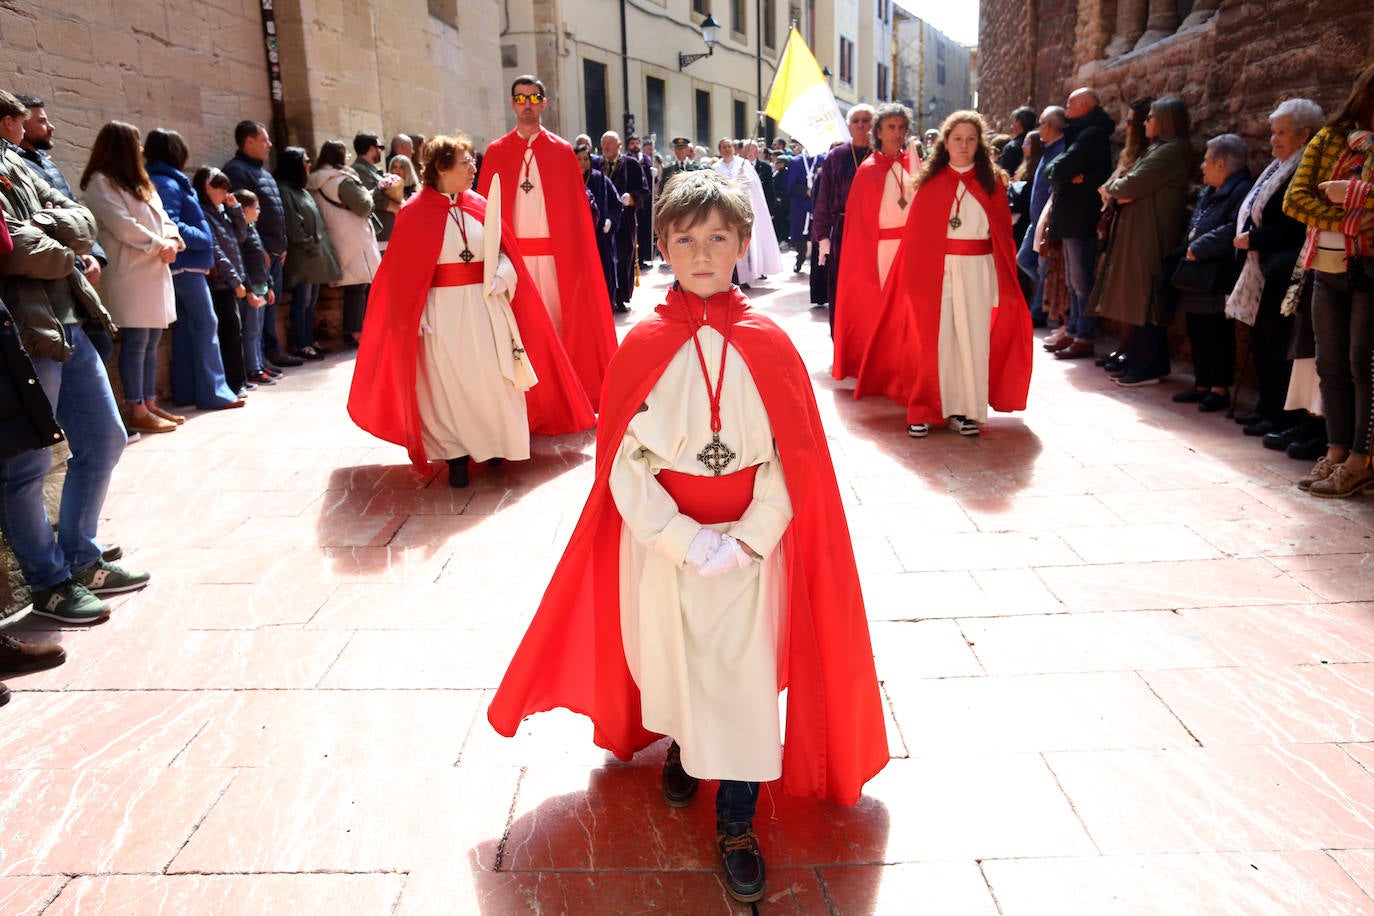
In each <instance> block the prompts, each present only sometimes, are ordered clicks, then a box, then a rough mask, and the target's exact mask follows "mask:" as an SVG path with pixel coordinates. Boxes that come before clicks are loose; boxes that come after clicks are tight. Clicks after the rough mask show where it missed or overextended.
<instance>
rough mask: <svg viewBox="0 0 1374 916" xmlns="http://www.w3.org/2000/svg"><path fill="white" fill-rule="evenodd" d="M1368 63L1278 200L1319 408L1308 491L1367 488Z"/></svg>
mask: <svg viewBox="0 0 1374 916" xmlns="http://www.w3.org/2000/svg"><path fill="white" fill-rule="evenodd" d="M1371 131H1374V66H1371V67H1367V68H1366V69H1365V70H1364V72H1362V73H1361V74H1360V75H1359V76H1358V77H1356V79H1355V85H1354V86H1353V87H1352V88H1351V90H1350V95H1349V96H1348V97H1347V98H1346V100H1345V101H1344V102H1342V103H1341V107H1340V108H1338V109H1337V110H1336V113H1335V114H1333V115H1332V116H1331V118H1330V120H1328V121H1327V122H1326V126H1325V127H1323V128H1322V129H1321V130H1320V131H1318V132H1317V135H1316V136H1315V137H1313V138H1312V142H1311V143H1309V144H1308V145H1307V149H1306V150H1304V152H1303V154H1302V162H1301V163H1300V164H1299V165H1298V169H1297V172H1296V173H1295V174H1294V176H1293V182H1292V184H1290V185H1289V186H1288V194H1287V196H1286V197H1285V198H1284V204H1283V209H1284V212H1285V213H1287V214H1288V215H1289V216H1292V217H1293V218H1295V219H1297V220H1298V221H1299V222H1301V223H1303V224H1305V225H1306V226H1307V227H1308V231H1307V242H1306V244H1305V245H1304V246H1303V250H1302V254H1301V255H1300V257H1301V262H1302V266H1303V267H1304V268H1305V269H1308V270H1311V271H1313V273H1314V274H1315V279H1314V280H1313V292H1312V328H1313V331H1314V333H1315V334H1316V338H1317V376H1318V378H1319V379H1320V380H1321V395H1322V404H1323V405H1324V407H1325V410H1326V440H1327V451H1326V454H1325V455H1323V456H1322V457H1321V458H1318V459H1317V463H1316V465H1315V466H1314V467H1313V468H1312V470H1311V472H1310V473H1308V474H1307V476H1305V477H1303V478H1302V479H1301V480H1299V481H1298V486H1299V487H1300V488H1302V489H1305V490H1307V492H1309V493H1311V494H1312V495H1313V496H1324V497H1335V498H1344V497H1348V496H1355V495H1358V494H1360V493H1364V492H1371V491H1374V468H1371V467H1370V463H1369V455H1370V445H1371V443H1370V437H1371V424H1374V400H1372V399H1371V396H1372V395H1374V220H1371V215H1372V214H1371V211H1374V194H1371V193H1370V191H1371V190H1374V183H1371V181H1370V180H1369V179H1370V177H1371V176H1370V168H1371V166H1374V161H1371V153H1372V152H1374V133H1371Z"/></svg>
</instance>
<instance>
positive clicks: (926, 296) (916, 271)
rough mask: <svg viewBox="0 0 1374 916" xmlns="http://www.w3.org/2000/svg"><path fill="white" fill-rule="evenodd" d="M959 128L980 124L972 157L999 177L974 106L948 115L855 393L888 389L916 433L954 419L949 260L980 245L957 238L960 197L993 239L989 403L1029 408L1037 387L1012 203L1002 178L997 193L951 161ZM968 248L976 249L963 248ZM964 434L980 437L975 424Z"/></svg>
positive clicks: (1001, 408)
mask: <svg viewBox="0 0 1374 916" xmlns="http://www.w3.org/2000/svg"><path fill="white" fill-rule="evenodd" d="M961 125H973V126H974V128H975V129H976V132H977V143H978V152H977V153H976V154H975V156H974V161H975V162H977V161H978V160H979V159H980V158H981V159H984V160H986V163H987V167H988V172H987V175H992V174H994V173H993V172H992V171H991V170H992V165H991V158H990V156H989V155H988V152H987V143H986V140H985V139H983V132H982V119H981V118H980V117H979V116H978V115H977V113H975V112H955V113H954V114H952V115H950V116H949V118H948V119H946V121H945V124H944V126H943V128H942V129H941V139H940V141H939V143H938V144H937V148H936V153H935V155H934V157H932V159H931V162H930V164H929V165H928V166H927V167H926V172H925V176H926V177H924V179H923V180H922V182H921V184H920V186H919V187H918V188H917V191H916V197H915V199H914V200H913V201H912V204H911V207H912V213H911V217H910V218H909V219H908V220H907V224H906V231H905V232H904V233H903V235H902V245H901V248H900V249H899V250H898V252H897V258H896V260H895V261H894V262H893V265H892V273H891V274H890V275H889V277H888V282H887V285H886V286H885V288H884V292H883V305H882V310H881V314H880V316H879V318H878V321H877V323H876V326H875V329H874V333H873V338H872V341H871V343H870V344H869V348H868V352H867V353H866V354H865V355H864V359H863V364H862V366H861V367H860V369H859V376H858V384H857V385H856V386H855V389H854V396H855V397H856V398H857V397H863V396H865V395H869V394H885V395H887V396H888V397H889V398H891V399H892V400H893V401H895V402H897V403H898V404H901V405H903V406H905V407H906V409H907V423H908V424H909V426H908V432H909V433H911V435H913V436H915V435H918V432H912V427H917V428H919V427H921V426H928V425H929V424H932V423H939V422H943V421H944V419H945V418H946V417H948V416H950V412H949V410H948V408H947V407H946V405H945V404H944V403H943V402H942V398H941V392H940V362H939V343H940V312H941V300H942V296H943V294H944V278H945V276H946V269H945V268H946V258H947V257H953V256H956V255H963V254H966V253H968V254H972V253H974V252H973V251H972V248H971V247H970V243H973V242H974V241H975V240H973V239H959V238H953V237H951V236H952V235H954V234H956V233H954V232H952V231H951V230H956V231H957V230H958V228H959V226H960V225H962V224H964V223H966V222H967V219H968V217H969V214H968V212H967V211H965V213H964V217H963V219H960V217H959V216H958V214H957V213H956V212H955V211H956V200H959V201H962V200H963V199H965V198H966V197H967V198H971V199H973V200H975V201H977V203H978V205H979V206H981V207H982V210H983V212H984V213H985V214H986V220H987V227H988V235H989V239H988V241H990V243H991V245H990V247H991V251H990V252H988V253H990V254H991V256H992V260H993V266H994V270H995V276H996V294H995V295H996V299H995V301H994V302H992V303H991V333H990V338H989V343H988V349H989V353H988V357H989V358H988V378H987V402H988V404H989V405H991V406H992V408H993V409H994V410H999V411H1013V410H1025V408H1026V396H1027V392H1028V391H1029V389H1030V376H1031V341H1032V329H1031V321H1030V312H1029V310H1028V309H1027V308H1026V303H1025V299H1024V298H1023V297H1022V295H1021V286H1020V283H1019V282H1018V281H1017V278H1016V246H1015V245H1014V244H1013V242H1012V235H1011V208H1010V206H1009V205H1008V203H1007V195H1006V192H1005V189H1004V182H1003V181H1002V180H1000V179H994V181H995V185H996V187H997V188H998V190H997V191H996V192H993V193H990V192H989V191H988V189H987V188H986V187H985V186H984V183H983V180H981V179H980V176H979V172H980V171H981V170H980V168H978V167H977V166H976V165H975V167H974V168H973V169H971V170H969V171H966V172H963V173H960V172H959V171H957V170H956V169H955V168H954V167H952V166H951V165H950V163H951V162H952V161H953V160H952V159H951V157H950V156H949V154H948V153H947V152H945V149H946V143H947V141H948V138H949V136H950V134H951V133H952V132H953V131H954V130H956V129H958V128H959V127H960V126H961ZM942 153H943V154H944V155H942ZM984 177H986V176H984ZM980 241H981V240H980ZM982 244H983V245H986V244H987V243H986V242H983V243H982ZM961 246H963V247H961ZM965 247H968V248H969V250H968V251H965V250H964V248H965ZM978 253H982V252H981V251H980V252H978ZM970 260H971V259H970ZM967 422H969V423H972V421H971V420H969V421H967ZM960 431H961V432H965V434H966V435H972V434H976V432H977V427H976V426H973V427H972V429H971V430H965V429H961V430H960ZM919 435H924V433H923V432H921V433H919Z"/></svg>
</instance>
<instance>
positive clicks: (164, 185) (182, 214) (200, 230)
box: [148, 162, 215, 273]
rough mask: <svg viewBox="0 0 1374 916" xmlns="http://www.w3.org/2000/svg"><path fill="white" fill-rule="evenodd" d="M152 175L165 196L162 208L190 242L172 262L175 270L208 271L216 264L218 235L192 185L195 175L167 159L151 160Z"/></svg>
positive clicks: (158, 191)
mask: <svg viewBox="0 0 1374 916" xmlns="http://www.w3.org/2000/svg"><path fill="white" fill-rule="evenodd" d="M148 177H149V178H151V179H152V180H153V187H155V188H157V196H158V197H159V198H161V199H162V209H164V210H166V211H167V215H168V216H169V217H170V218H171V220H172V222H174V223H176V226H177V229H178V230H179V231H180V232H181V239H182V241H184V242H185V243H186V250H185V251H183V252H181V253H180V254H178V255H177V259H176V260H175V261H173V262H172V264H171V267H172V272H173V273H176V272H177V271H178V270H199V271H202V272H206V273H208V272H209V270H210V268H212V267H214V266H215V237H214V236H213V235H212V234H211V232H210V223H209V222H208V221H207V220H206V219H205V211H204V210H202V209H201V208H200V201H199V200H197V199H196V192H195V190H194V189H193V188H192V187H191V179H189V178H187V177H186V175H185V174H184V173H182V172H179V171H177V170H176V169H174V168H172V167H171V166H170V165H168V164H167V163H165V162H150V163H148Z"/></svg>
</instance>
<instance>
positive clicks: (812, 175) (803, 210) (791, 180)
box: [784, 140, 825, 273]
mask: <svg viewBox="0 0 1374 916" xmlns="http://www.w3.org/2000/svg"><path fill="white" fill-rule="evenodd" d="M824 161H825V153H824V152H820V153H817V154H816V155H814V156H813V155H811V154H810V153H808V152H807V151H806V150H804V149H803V148H802V145H801V144H800V143H798V142H797V141H796V140H793V141H792V161H791V162H790V163H788V165H787V179H786V181H785V182H784V184H785V186H786V188H787V197H788V200H789V202H790V203H791V211H790V213H789V214H788V233H787V237H788V239H789V240H790V241H791V243H792V248H793V249H794V250H795V251H796V252H797V263H796V264H795V265H794V266H793V267H792V271H793V273H798V272H800V271H801V266H802V261H804V260H805V259H806V256H807V246H806V243H807V242H808V241H809V240H810V237H811V232H810V229H811V192H812V186H813V185H814V184H815V181H816V170H817V169H819V168H820V165H821V163H822V162H824Z"/></svg>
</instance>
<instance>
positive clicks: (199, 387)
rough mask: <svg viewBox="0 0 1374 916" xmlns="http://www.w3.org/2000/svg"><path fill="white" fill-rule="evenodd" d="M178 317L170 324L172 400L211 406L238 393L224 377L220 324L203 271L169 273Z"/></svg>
mask: <svg viewBox="0 0 1374 916" xmlns="http://www.w3.org/2000/svg"><path fill="white" fill-rule="evenodd" d="M172 289H173V290H175V292H176V297H177V320H176V324H174V325H172V400H173V401H175V402H176V403H177V404H195V405H196V406H197V407H199V408H200V409H201V410H214V409H216V408H219V407H223V406H224V405H225V404H228V403H229V402H231V401H233V400H235V399H236V398H237V397H238V395H236V394H234V392H233V391H232V390H230V388H229V384H228V383H227V382H226V381H225V380H224V360H223V358H222V357H221V356H220V351H219V332H218V327H219V324H218V322H217V321H216V319H215V305H214V302H212V301H211V299H210V285H209V284H208V283H207V282H206V280H205V275H204V274H198V273H191V272H189V271H183V272H182V273H179V274H174V275H173V276H172Z"/></svg>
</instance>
